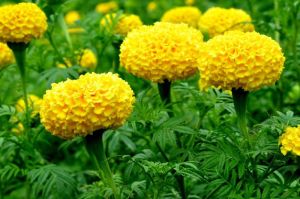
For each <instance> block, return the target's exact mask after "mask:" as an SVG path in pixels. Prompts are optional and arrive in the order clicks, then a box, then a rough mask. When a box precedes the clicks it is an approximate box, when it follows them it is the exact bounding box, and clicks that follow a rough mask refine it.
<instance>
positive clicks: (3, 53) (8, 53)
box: [0, 42, 15, 69]
mask: <svg viewBox="0 0 300 199" xmlns="http://www.w3.org/2000/svg"><path fill="white" fill-rule="evenodd" d="M14 61H15V58H14V54H13V52H12V50H11V49H10V48H9V47H8V46H7V45H6V44H5V43H1V42H0V69H1V68H4V67H5V66H7V65H9V64H12V63H14Z"/></svg>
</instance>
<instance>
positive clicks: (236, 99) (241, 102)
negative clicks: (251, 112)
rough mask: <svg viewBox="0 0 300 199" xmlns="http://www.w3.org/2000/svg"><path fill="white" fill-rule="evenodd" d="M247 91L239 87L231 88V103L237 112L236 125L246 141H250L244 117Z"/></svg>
mask: <svg viewBox="0 0 300 199" xmlns="http://www.w3.org/2000/svg"><path fill="white" fill-rule="evenodd" d="M248 93H249V92H248V91H244V90H243V89H241V88H239V89H232V96H233V103H234V108H235V111H236V114H237V120H238V126H239V128H240V131H241V133H242V135H243V136H244V138H245V139H246V141H247V143H249V141H250V137H249V132H248V128H247V118H246V109H247V97H248Z"/></svg>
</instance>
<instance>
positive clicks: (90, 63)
mask: <svg viewBox="0 0 300 199" xmlns="http://www.w3.org/2000/svg"><path fill="white" fill-rule="evenodd" d="M79 65H80V66H82V67H84V68H96V66H97V57H96V55H95V54H94V52H93V51H91V50H90V49H85V50H83V52H82V54H81V56H80V57H79Z"/></svg>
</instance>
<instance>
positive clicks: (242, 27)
mask: <svg viewBox="0 0 300 199" xmlns="http://www.w3.org/2000/svg"><path fill="white" fill-rule="evenodd" d="M199 28H200V29H201V31H203V32H207V33H208V34H209V36H210V37H214V36H216V35H220V34H224V33H225V32H226V31H230V30H239V31H243V32H251V31H254V26H253V25H252V24H251V17H250V16H249V15H248V14H247V13H246V12H245V11H243V10H240V9H234V8H230V9H225V8H219V7H213V8H210V9H208V10H207V11H206V12H205V13H204V14H203V15H202V17H201V18H200V20H199Z"/></svg>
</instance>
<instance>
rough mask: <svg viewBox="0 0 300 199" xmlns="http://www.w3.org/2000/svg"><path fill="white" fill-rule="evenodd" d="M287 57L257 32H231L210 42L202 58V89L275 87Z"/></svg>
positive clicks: (277, 46) (266, 37)
mask: <svg viewBox="0 0 300 199" xmlns="http://www.w3.org/2000/svg"><path fill="white" fill-rule="evenodd" d="M284 61H285V57H284V55H283V53H282V51H281V48H280V46H279V44H278V43H277V42H276V41H274V40H272V39H271V38H270V37H268V36H265V35H260V34H259V33H257V32H247V33H244V32H240V31H231V32H228V33H226V34H224V35H219V36H216V37H214V38H212V39H210V40H209V41H208V42H207V43H205V45H203V48H202V50H201V54H200V56H199V60H198V63H199V70H200V77H201V79H200V85H201V88H202V89H207V88H208V87H211V86H215V87H218V88H222V89H223V90H232V89H233V88H235V89H238V88H242V89H244V90H245V91H252V90H257V89H259V88H261V87H262V86H267V85H272V84H274V83H275V82H276V81H277V80H278V79H279V77H280V74H281V72H282V70H283V65H284Z"/></svg>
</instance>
